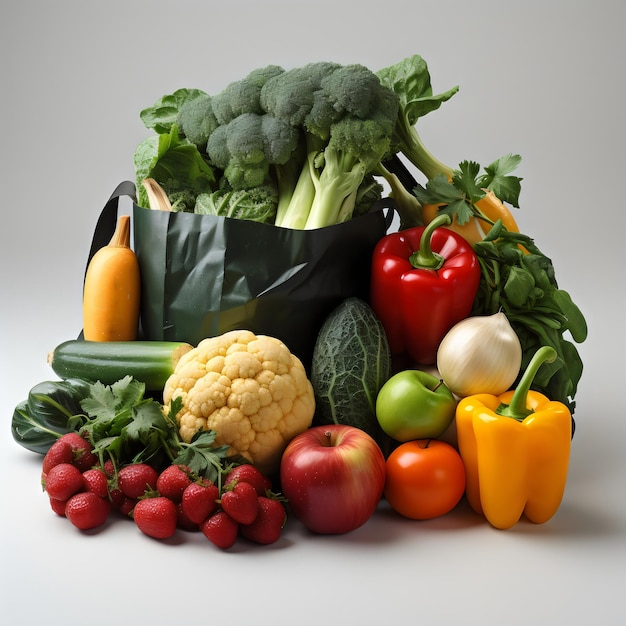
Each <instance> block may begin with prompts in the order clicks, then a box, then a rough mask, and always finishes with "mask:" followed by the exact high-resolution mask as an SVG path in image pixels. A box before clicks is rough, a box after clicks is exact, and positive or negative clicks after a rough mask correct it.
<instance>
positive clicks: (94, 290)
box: [83, 215, 141, 341]
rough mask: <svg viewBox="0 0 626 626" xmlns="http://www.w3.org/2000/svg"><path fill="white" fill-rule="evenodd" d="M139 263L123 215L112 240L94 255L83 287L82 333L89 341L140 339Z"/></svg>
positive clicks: (128, 227)
mask: <svg viewBox="0 0 626 626" xmlns="http://www.w3.org/2000/svg"><path fill="white" fill-rule="evenodd" d="M140 293H141V284H140V274H139V262H138V261H137V257H136V255H135V253H134V251H133V250H132V249H131V247H130V217H129V216H128V215H122V216H120V217H119V218H118V221H117V226H116V229H115V232H114V234H113V237H111V241H110V242H109V243H108V244H107V245H106V246H103V247H102V248H100V249H99V250H98V251H97V252H96V253H95V254H94V255H93V257H92V258H91V261H90V262H89V265H88V267H87V273H86V275H85V284H84V288H83V334H84V338H85V339H86V340H88V341H132V340H134V339H136V338H137V330H138V326H139V304H140Z"/></svg>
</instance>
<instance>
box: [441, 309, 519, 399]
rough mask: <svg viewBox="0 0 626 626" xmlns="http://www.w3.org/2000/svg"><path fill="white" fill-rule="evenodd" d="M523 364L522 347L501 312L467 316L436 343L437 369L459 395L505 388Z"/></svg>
mask: <svg viewBox="0 0 626 626" xmlns="http://www.w3.org/2000/svg"><path fill="white" fill-rule="evenodd" d="M521 366H522V346H521V344H520V340H519V338H518V336H517V334H516V333H515V331H514V330H513V328H512V327H511V324H510V323H509V320H508V319H507V317H506V315H505V314H504V313H502V312H499V313H495V314H494V315H482V316H474V317H468V318H466V319H464V320H462V321H460V322H458V323H457V324H455V325H454V326H453V327H452V328H451V329H450V330H449V331H448V333H447V334H446V336H445V337H444V338H443V340H442V342H441V343H440V344H439V349H438V351H437V369H438V370H439V375H440V376H441V378H442V380H443V382H444V383H445V384H446V385H447V386H448V388H449V389H450V391H452V393H454V394H455V395H456V396H459V397H461V398H463V397H465V396H470V395H474V394H477V393H488V394H493V395H499V394H501V393H504V392H505V391H507V390H508V389H509V388H510V387H511V385H512V384H513V382H514V381H515V379H516V378H517V375H518V374H519V371H520V368H521Z"/></svg>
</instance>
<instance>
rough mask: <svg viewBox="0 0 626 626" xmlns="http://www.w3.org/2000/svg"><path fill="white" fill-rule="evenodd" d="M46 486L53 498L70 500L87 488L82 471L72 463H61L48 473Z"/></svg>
mask: <svg viewBox="0 0 626 626" xmlns="http://www.w3.org/2000/svg"><path fill="white" fill-rule="evenodd" d="M44 488H45V490H46V492H47V493H48V495H49V496H50V497H51V498H55V499H56V500H68V499H69V498H70V497H71V496H73V495H74V494H75V493H78V492H79V491H83V490H84V488H85V481H84V480H83V475H82V473H81V471H80V470H79V469H78V468H77V467H76V466H75V465H72V464H71V463H59V464H58V465H55V466H54V467H53V468H52V469H51V470H50V471H49V472H48V474H47V476H46V479H45V485H44Z"/></svg>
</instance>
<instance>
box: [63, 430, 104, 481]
mask: <svg viewBox="0 0 626 626" xmlns="http://www.w3.org/2000/svg"><path fill="white" fill-rule="evenodd" d="M59 441H66V442H67V443H69V444H70V446H72V450H73V451H74V465H76V467H78V469H79V470H80V471H81V472H84V471H85V470H88V469H91V468H92V467H93V466H94V465H97V464H98V457H97V456H96V455H95V454H94V453H93V446H92V445H91V444H90V443H89V441H87V440H86V439H85V438H84V437H81V436H80V435H79V434H78V433H76V432H70V433H65V434H64V435H61V437H60V439H59Z"/></svg>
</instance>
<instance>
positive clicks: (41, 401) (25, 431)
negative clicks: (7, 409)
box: [11, 379, 89, 454]
mask: <svg viewBox="0 0 626 626" xmlns="http://www.w3.org/2000/svg"><path fill="white" fill-rule="evenodd" d="M88 393H89V383H88V382H86V381H84V380H79V379H67V380H62V381H56V382H55V381H46V382H42V383H39V384H37V385H35V386H34V387H33V388H32V389H31V390H30V392H29V393H28V398H27V399H26V400H24V401H23V402H20V403H19V404H18V405H17V406H16V407H15V410H14V412H13V418H12V420H11V434H12V435H13V438H14V439H15V441H16V442H17V443H19V444H20V445H21V446H23V447H24V448H26V449H28V450H31V451H33V452H37V453H39V454H44V453H45V452H46V451H47V450H48V448H49V447H50V446H51V445H52V444H53V443H54V442H55V441H56V440H57V439H58V438H59V437H60V436H61V435H63V434H65V433H67V432H71V431H73V430H76V429H77V428H78V427H79V426H80V425H81V424H82V422H83V419H84V416H83V415H82V411H81V407H80V401H81V400H82V399H83V398H85V397H86V396H87V395H88Z"/></svg>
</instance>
